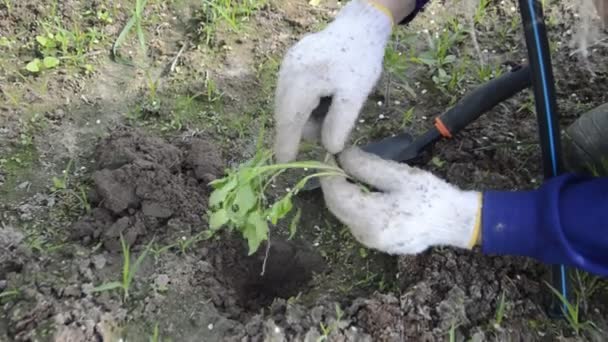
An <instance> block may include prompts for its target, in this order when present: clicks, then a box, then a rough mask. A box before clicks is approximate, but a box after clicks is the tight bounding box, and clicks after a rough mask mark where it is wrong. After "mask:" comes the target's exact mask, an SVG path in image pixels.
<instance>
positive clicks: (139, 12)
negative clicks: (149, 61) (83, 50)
mask: <svg viewBox="0 0 608 342" xmlns="http://www.w3.org/2000/svg"><path fill="white" fill-rule="evenodd" d="M147 2H148V0H136V1H135V9H134V10H133V13H132V14H131V18H130V19H129V21H127V23H126V24H125V27H124V28H123V29H122V31H121V32H120V34H119V35H118V38H116V41H115V42H114V44H113V45H112V55H113V56H114V57H118V49H119V48H120V46H121V45H122V43H124V41H125V40H126V39H127V36H128V35H129V33H130V32H131V30H132V29H133V27H135V31H136V32H137V38H138V40H139V46H140V48H141V51H142V53H143V54H144V56H145V55H146V37H145V35H144V30H143V28H142V18H143V15H144V8H145V7H146V3H147Z"/></svg>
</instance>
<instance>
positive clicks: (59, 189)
mask: <svg viewBox="0 0 608 342" xmlns="http://www.w3.org/2000/svg"><path fill="white" fill-rule="evenodd" d="M72 165H73V160H71V159H70V161H69V162H68V165H67V166H66V168H65V170H63V171H62V173H63V176H62V177H56V176H53V178H52V182H53V184H52V185H51V191H52V192H53V193H58V194H61V195H63V196H65V197H64V198H66V199H68V201H67V202H66V204H69V203H73V202H71V201H70V199H71V198H73V199H75V200H76V205H77V206H78V208H79V209H80V210H81V211H83V212H85V213H88V212H89V211H91V204H90V203H89V197H88V195H87V189H86V187H85V186H84V185H83V184H72V183H73V182H72V181H71V179H70V175H71V173H72ZM70 209H74V208H73V207H70Z"/></svg>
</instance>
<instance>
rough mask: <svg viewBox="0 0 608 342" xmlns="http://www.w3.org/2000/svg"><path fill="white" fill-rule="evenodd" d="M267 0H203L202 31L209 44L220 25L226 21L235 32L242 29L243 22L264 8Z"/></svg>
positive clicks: (201, 11)
mask: <svg viewBox="0 0 608 342" xmlns="http://www.w3.org/2000/svg"><path fill="white" fill-rule="evenodd" d="M266 3H267V0H244V1H236V0H203V6H202V8H201V10H200V11H199V16H200V17H201V19H200V21H201V28H200V32H201V33H202V36H203V38H204V40H205V43H206V44H207V45H209V44H210V43H211V41H212V40H213V38H214V35H215V32H216V31H217V28H218V25H220V24H222V23H225V24H226V25H228V28H229V29H230V30H232V31H233V32H239V31H240V30H241V23H242V22H243V21H245V20H247V19H248V18H249V16H250V15H251V14H252V13H253V12H254V11H256V10H258V9H260V8H262V6H264V5H265V4H266Z"/></svg>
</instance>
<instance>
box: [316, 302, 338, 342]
mask: <svg viewBox="0 0 608 342" xmlns="http://www.w3.org/2000/svg"><path fill="white" fill-rule="evenodd" d="M343 316H344V312H343V311H342V309H340V306H339V305H338V304H336V320H335V321H334V322H333V323H332V324H329V325H327V326H326V325H325V324H324V323H323V322H320V323H319V328H320V329H321V334H322V335H321V337H319V338H318V339H317V342H324V341H328V339H329V335H330V334H331V332H332V331H334V330H335V329H337V328H338V325H339V324H340V320H342V317H343Z"/></svg>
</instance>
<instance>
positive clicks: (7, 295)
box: [0, 290, 21, 303]
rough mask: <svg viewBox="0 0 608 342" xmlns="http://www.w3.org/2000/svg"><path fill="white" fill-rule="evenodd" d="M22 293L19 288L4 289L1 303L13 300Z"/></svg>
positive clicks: (0, 299)
mask: <svg viewBox="0 0 608 342" xmlns="http://www.w3.org/2000/svg"><path fill="white" fill-rule="evenodd" d="M20 294H21V291H19V290H4V291H2V292H0V303H4V302H5V301H9V300H12V299H14V298H16V297H18V296H19V295H20Z"/></svg>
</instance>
